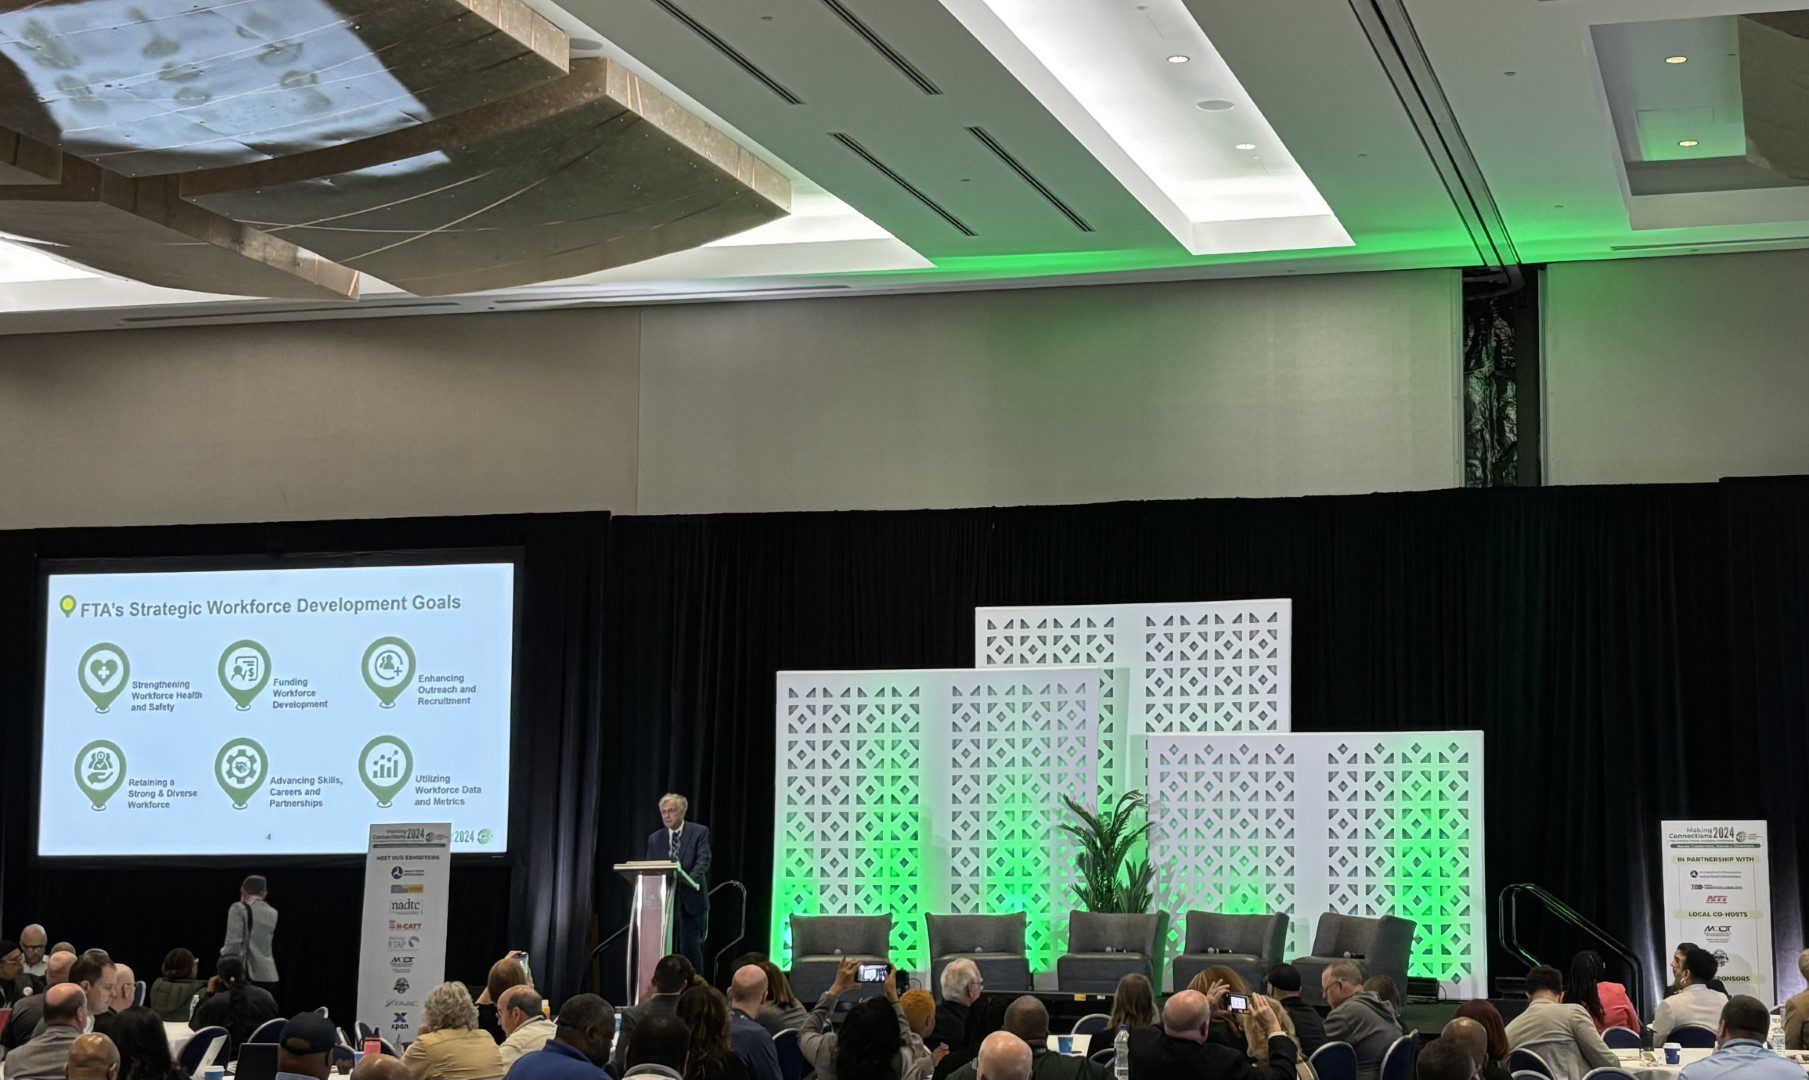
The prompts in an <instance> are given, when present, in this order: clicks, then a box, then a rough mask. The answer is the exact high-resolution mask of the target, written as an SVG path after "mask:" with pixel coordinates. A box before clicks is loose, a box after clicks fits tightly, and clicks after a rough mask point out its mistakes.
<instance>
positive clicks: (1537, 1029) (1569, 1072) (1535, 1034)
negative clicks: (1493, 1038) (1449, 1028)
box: [1507, 1001, 1620, 1080]
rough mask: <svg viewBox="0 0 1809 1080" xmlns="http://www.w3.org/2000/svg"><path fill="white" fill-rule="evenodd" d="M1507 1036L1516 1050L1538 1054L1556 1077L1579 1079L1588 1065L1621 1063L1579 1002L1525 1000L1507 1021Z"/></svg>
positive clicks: (1558, 1079)
mask: <svg viewBox="0 0 1809 1080" xmlns="http://www.w3.org/2000/svg"><path fill="white" fill-rule="evenodd" d="M1507 1040H1508V1046H1510V1047H1512V1048H1513V1049H1515V1050H1531V1051H1532V1052H1533V1053H1535V1054H1538V1055H1539V1057H1540V1058H1542V1059H1544V1061H1545V1063H1546V1064H1547V1065H1549V1066H1551V1071H1552V1075H1553V1076H1554V1077H1555V1078H1556V1080H1578V1078H1579V1077H1581V1076H1582V1075H1583V1074H1584V1073H1586V1072H1588V1071H1589V1070H1590V1069H1599V1068H1601V1067H1603V1066H1605V1065H1618V1064H1620V1061H1619V1059H1618V1058H1616V1057H1615V1056H1614V1051H1612V1050H1610V1049H1608V1044H1607V1043H1604V1042H1603V1041H1602V1037H1601V1036H1600V1035H1598V1034H1596V1030H1595V1021H1594V1020H1591V1019H1590V1018H1589V1012H1588V1010H1586V1009H1584V1008H1583V1006H1581V1005H1573V1004H1565V1003H1562V1002H1557V1001H1530V1002H1527V1005H1526V1011H1525V1012H1523V1013H1521V1014H1520V1015H1519V1016H1516V1017H1514V1020H1513V1022H1512V1023H1510V1024H1508V1026H1507Z"/></svg>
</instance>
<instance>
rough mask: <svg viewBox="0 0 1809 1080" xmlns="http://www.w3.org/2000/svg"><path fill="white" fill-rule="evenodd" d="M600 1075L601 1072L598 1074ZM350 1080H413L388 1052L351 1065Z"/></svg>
mask: <svg viewBox="0 0 1809 1080" xmlns="http://www.w3.org/2000/svg"><path fill="white" fill-rule="evenodd" d="M599 1075H601V1074H599ZM352 1080H414V1077H412V1076H410V1075H409V1073H408V1066H406V1065H404V1064H402V1059H401V1058H397V1057H390V1056H389V1055H388V1054H370V1055H368V1056H366V1057H362V1058H359V1059H358V1064H356V1065H354V1066H352Z"/></svg>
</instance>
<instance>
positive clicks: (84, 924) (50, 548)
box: [0, 514, 613, 1022]
mask: <svg viewBox="0 0 1809 1080" xmlns="http://www.w3.org/2000/svg"><path fill="white" fill-rule="evenodd" d="M607 527H608V520H607V515H605V514H570V515H544V516H519V517H473V518H441V519H429V518H420V519H409V520H396V521H362V522H337V521H335V522H315V523H308V524H259V525H228V526H183V527H169V528H129V529H69V530H40V531H34V532H14V533H0V597H5V598H6V599H5V603H4V607H3V609H0V739H3V740H4V741H3V743H0V745H4V746H5V748H6V753H5V761H4V764H3V766H0V768H3V769H4V772H3V774H0V775H3V776H4V784H5V791H4V802H3V803H0V806H4V814H5V827H4V828H3V829H0V874H3V876H4V884H3V887H0V901H3V905H0V906H3V907H4V912H5V922H4V926H5V928H6V933H8V934H16V933H17V932H18V930H19V927H20V926H22V925H23V924H24V923H26V922H28V921H39V922H43V923H44V924H45V925H46V926H47V927H48V928H49V932H50V935H51V939H52V940H53V941H54V940H57V939H62V938H66V939H68V940H70V941H72V942H74V943H75V945H76V946H77V947H78V948H86V947H88V946H91V945H101V946H103V947H106V948H107V949H109V950H110V951H111V952H112V954H113V956H114V957H115V958H116V959H119V960H123V961H125V962H127V963H130V964H131V965H132V966H133V968H134V970H135V971H136V972H137V974H138V976H139V978H142V979H145V980H147V981H149V980H151V979H154V978H156V977H157V973H158V967H159V965H160V963H161V962H162V959H163V956H164V954H165V953H166V952H167V951H168V950H170V949H171V948H174V947H176V946H178V945H183V946H187V947H188V948H190V949H192V950H193V951H194V952H195V953H196V954H197V955H198V956H200V957H201V958H202V971H203V973H204V974H211V972H212V962H213V958H214V957H215V956H216V955H217V954H218V950H219V947H220V941H221V938H222V935H223V932H224V930H225V916H226V908H227V906H228V905H229V904H230V903H231V902H232V901H233V900H235V899H236V898H237V896H238V884H239V881H240V879H241V878H242V877H243V876H244V875H245V874H247V873H253V872H266V873H268V875H269V877H270V882H271V896H270V899H271V902H272V904H274V905H275V906H276V908H277V910H278V912H279V913H280V915H281V921H280V923H279V929H278V932H277V962H278V967H279V970H280V972H281V974H282V982H281V985H280V987H279V989H278V992H277V997H278V1003H279V1004H280V1005H282V1006H283V1008H284V1009H285V1010H290V1011H300V1010H302V1009H311V1008H314V1007H316V1006H318V1005H323V1004H324V1005H326V1006H328V1007H329V1008H330V1009H331V1010H332V1013H333V1015H334V1016H335V1017H338V1018H342V1019H347V1018H350V1017H352V1015H353V1008H354V999H355V997H356V994H357V965H358V935H359V924H360V913H361V911H362V904H363V883H364V868H363V859H362V857H357V858H344V857H342V858H338V859H328V860H320V859H316V860H302V861H297V860H280V861H274V864H272V862H266V861H260V860H256V859H251V860H245V861H242V862H234V863H230V864H223V863H222V862H220V861H217V860H216V861H199V862H186V863H185V862H183V861H179V860H170V859H165V860H160V861H158V862H156V863H143V862H141V863H137V864H134V865H125V864H120V863H111V864H102V863H86V864H66V863H48V862H40V861H38V860H36V859H35V857H34V855H35V851H36V837H35V836H33V835H32V833H31V829H30V825H29V823H30V822H32V821H34V820H35V812H34V808H33V801H34V800H35V799H36V798H37V784H36V781H35V774H36V771H37V740H38V736H37V725H38V720H37V716H36V713H35V708H36V706H35V700H36V687H37V682H38V666H37V665H38V657H39V645H38V640H37V635H38V633H39V630H38V625H37V620H38V606H37V589H38V584H37V574H38V560H40V559H69V558H74V559H81V558H106V559H113V558H145V557H164V556H187V555H204V556H206V555H218V556H245V555H254V556H255V555H266V554H279V555H281V554H287V555H292V556H296V557H301V556H306V555H312V554H328V555H343V554H351V553H357V552H383V551H391V550H409V551H416V550H420V551H426V550H434V551H439V550H446V549H458V548H514V549H519V551H520V553H521V570H520V574H521V577H520V583H519V588H520V601H521V606H520V617H519V621H520V626H519V630H518V633H517V638H516V641H517V648H518V650H519V655H518V656H517V658H516V664H515V673H516V688H515V690H516V695H515V706H516V719H515V729H514V751H515V765H514V768H513V769H512V771H511V777H510V811H511V820H512V834H513V835H512V841H511V844H510V852H509V854H508V856H506V857H500V858H484V857H470V858H461V859H459V860H457V861H455V863H454V866H453V870H452V909H451V913H450V915H451V921H450V931H449V933H448V937H447V974H448V976H449V977H451V978H459V979H464V980H465V981H467V982H472V983H477V984H481V983H482V982H483V981H484V978H485V975H486V973H487V972H488V970H489V967H490V964H491V962H492V961H494V960H495V959H497V958H498V957H500V956H502V955H503V954H504V953H505V952H506V951H507V950H509V949H511V948H522V949H527V950H528V951H529V952H530V953H531V954H532V957H533V962H534V968H535V974H536V975H537V976H538V978H539V982H540V985H541V986H543V987H545V988H547V989H548V990H549V991H550V992H553V993H555V994H557V993H561V992H563V993H571V992H574V991H575V990H577V989H578V984H579V980H580V978H581V973H582V970H583V961H584V956H585V952H586V948H587V937H588V932H589V920H590V913H591V909H592V897H591V883H592V881H593V880H594V874H593V871H592V866H591V860H592V857H593V854H594V853H595V851H596V849H597V833H596V828H597V822H598V818H597V801H596V792H597V785H596V784H595V782H594V778H595V777H597V776H598V774H599V773H600V771H601V769H602V764H601V763H602V761H603V745H604V742H605V740H606V739H607V738H609V737H610V733H611V731H612V730H613V729H612V725H610V724H608V723H607V722H606V721H605V720H604V719H603V717H602V716H601V714H600V712H599V706H600V701H601V682H600V676H601V664H600V657H601V653H600V649H601V643H600V638H599V635H600V633H601V627H602V620H601V613H600V610H599V603H600V601H601V599H602V582H603V559H604V548H605V545H606V541H607ZM348 1022H349V1019H348Z"/></svg>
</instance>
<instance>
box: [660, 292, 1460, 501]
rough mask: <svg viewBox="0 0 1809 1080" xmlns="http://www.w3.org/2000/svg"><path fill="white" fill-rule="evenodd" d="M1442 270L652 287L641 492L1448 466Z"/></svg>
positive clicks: (1369, 480) (1161, 493)
mask: <svg viewBox="0 0 1809 1080" xmlns="http://www.w3.org/2000/svg"><path fill="white" fill-rule="evenodd" d="M1458 289H1459V284H1458V276H1457V274H1456V273H1455V272H1446V271H1427V272H1417V273H1397V274H1361V275H1359V274H1352V275H1341V276H1327V277H1314V278H1279V279H1276V278H1270V279H1263V280H1249V281H1224V282H1187V283H1175V284H1159V285H1136V286H1111V287H1102V288H1065V289H1027V290H1020V291H1016V292H992V293H963V294H950V295H940V296H893V297H872V298H856V299H844V300H800V301H788V302H784V303H765V304H716V305H709V306H694V307H665V308H651V309H648V311H647V312H646V315H645V317H644V318H645V321H644V323H643V329H644V334H643V344H642V369H641V393H642V400H641V499H640V509H641V512H642V513H684V512H694V511H715V510H805V509H827V508H857V507H872V508H897V507H946V506H984V505H1003V504H1035V503H1076V502H1095V501H1105V500H1112V499H1172V498H1185V497H1192V496H1207V495H1303V494H1318V493H1323V492H1363V491H1374V490H1401V489H1412V488H1436V487H1449V486H1452V485H1453V484H1454V483H1455V482H1456V481H1457V478H1458V475H1459V473H1458V460H1459V456H1458V455H1459V451H1458V447H1459V441H1458V440H1459V438H1460V436H1459V427H1458V419H1457V415H1458V414H1457V407H1456V404H1455V394H1456V365H1457V356H1456V352H1457V345H1456V342H1457V329H1456V328H1457V320H1458V315H1459V311H1458V307H1459V303H1460V298H1459V294H1458Z"/></svg>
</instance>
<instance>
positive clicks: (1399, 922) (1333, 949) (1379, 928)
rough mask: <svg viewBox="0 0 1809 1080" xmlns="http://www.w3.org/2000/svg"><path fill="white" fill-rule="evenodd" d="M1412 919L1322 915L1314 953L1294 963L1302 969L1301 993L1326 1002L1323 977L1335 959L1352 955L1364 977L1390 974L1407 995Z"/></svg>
mask: <svg viewBox="0 0 1809 1080" xmlns="http://www.w3.org/2000/svg"><path fill="white" fill-rule="evenodd" d="M1415 926H1416V924H1415V923H1414V922H1413V920H1411V919H1400V918H1396V917H1395V916H1393V915H1384V916H1382V917H1381V918H1379V919H1366V918H1364V917H1363V916H1361V915H1339V914H1337V913H1335V912H1330V911H1328V912H1326V913H1325V914H1324V915H1321V916H1319V929H1318V932H1317V933H1315V934H1314V935H1313V954H1312V955H1311V956H1302V957H1298V958H1296V959H1295V961H1294V966H1295V967H1296V968H1298V969H1299V970H1300V984H1301V985H1300V996H1301V997H1303V998H1305V999H1306V1000H1307V1001H1308V1002H1309V1003H1311V1004H1314V1005H1323V1004H1325V995H1324V994H1322V993H1320V990H1319V979H1320V976H1321V975H1322V974H1323V973H1324V972H1325V969H1326V968H1327V967H1330V966H1331V965H1332V964H1333V963H1334V962H1335V961H1338V960H1342V959H1345V958H1346V957H1349V958H1350V959H1351V960H1354V961H1355V962H1356V963H1357V966H1358V967H1361V968H1362V969H1363V977H1364V978H1366V979H1371V978H1374V977H1375V976H1377V975H1386V976H1388V977H1389V978H1391V979H1393V980H1394V984H1395V986H1397V987H1398V988H1399V989H1400V991H1401V995H1402V996H1403V997H1405V996H1406V994H1407V954H1408V952H1409V951H1411V950H1412V948H1413V931H1414V929H1415Z"/></svg>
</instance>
